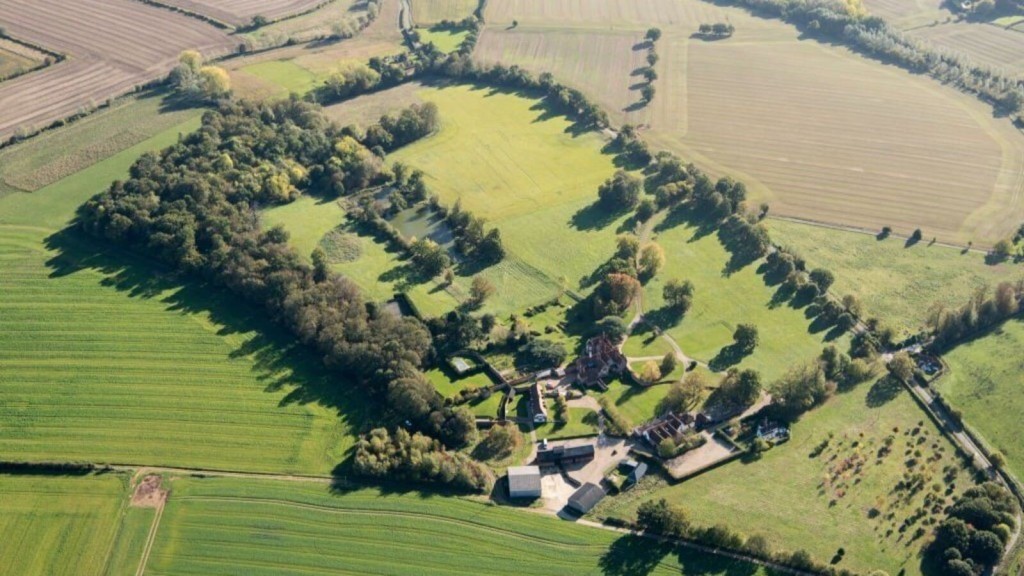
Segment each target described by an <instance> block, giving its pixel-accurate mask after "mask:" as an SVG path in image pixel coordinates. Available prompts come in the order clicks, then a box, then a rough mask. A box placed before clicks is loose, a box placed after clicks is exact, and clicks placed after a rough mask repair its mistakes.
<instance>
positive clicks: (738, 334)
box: [732, 324, 760, 354]
mask: <svg viewBox="0 0 1024 576" xmlns="http://www.w3.org/2000/svg"><path fill="white" fill-rule="evenodd" d="M759 338H760V337H759V336H758V333H757V326H754V325H753V324H740V325H739V326H737V327H736V331H735V332H733V334H732V339H733V341H734V342H735V343H736V347H737V348H739V350H740V352H743V353H744V354H750V353H751V352H753V351H754V348H756V347H757V344H758V341H759Z"/></svg>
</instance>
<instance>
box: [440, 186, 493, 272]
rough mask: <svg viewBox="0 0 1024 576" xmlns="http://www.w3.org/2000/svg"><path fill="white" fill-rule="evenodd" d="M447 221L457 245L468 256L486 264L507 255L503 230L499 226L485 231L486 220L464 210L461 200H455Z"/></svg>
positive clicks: (446, 218)
mask: <svg viewBox="0 0 1024 576" xmlns="http://www.w3.org/2000/svg"><path fill="white" fill-rule="evenodd" d="M445 221H446V222H448V225H449V226H450V227H451V229H452V234H454V235H455V247H456V248H457V249H458V250H459V252H461V253H462V254H463V255H465V256H466V257H467V258H472V259H475V260H477V261H479V262H482V263H485V264H496V263H498V262H500V261H501V260H502V258H504V257H505V247H504V246H503V245H502V243H501V232H500V231H498V229H497V228H491V229H490V230H487V231H484V224H485V223H486V220H484V219H483V218H481V217H479V216H477V215H475V214H473V213H472V212H469V211H467V210H463V209H462V203H461V201H456V202H455V205H454V206H452V208H451V210H449V211H448V213H447V216H446V217H445Z"/></svg>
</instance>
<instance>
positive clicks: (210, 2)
mask: <svg viewBox="0 0 1024 576" xmlns="http://www.w3.org/2000/svg"><path fill="white" fill-rule="evenodd" d="M160 3H162V4H167V5H168V6H174V7H176V8H181V9H184V10H188V11H189V12H195V13H196V14H202V15H203V16H209V17H210V18H213V19H214V20H217V21H219V22H223V23H225V24H230V25H232V26H244V25H246V24H249V23H250V22H252V19H253V17H255V16H262V17H263V18H266V19H267V20H278V19H280V18H285V17H287V16H291V15H292V14H298V13H299V12H305V11H306V10H309V9H311V8H316V7H317V6H318V5H320V4H323V3H324V0H160Z"/></svg>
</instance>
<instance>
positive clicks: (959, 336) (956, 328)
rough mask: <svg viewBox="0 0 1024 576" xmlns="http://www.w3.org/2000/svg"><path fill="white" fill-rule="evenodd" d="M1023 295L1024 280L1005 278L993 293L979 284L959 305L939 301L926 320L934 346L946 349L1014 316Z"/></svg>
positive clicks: (938, 348)
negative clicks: (1015, 281)
mask: <svg viewBox="0 0 1024 576" xmlns="http://www.w3.org/2000/svg"><path fill="white" fill-rule="evenodd" d="M1022 297H1024V283H1017V284H1010V283H1009V282H1002V283H1000V284H999V285H997V286H996V289H995V290H994V291H993V292H992V293H991V294H990V293H989V291H988V289H987V288H980V289H979V290H978V291H976V292H975V293H974V295H972V296H971V299H970V300H968V301H967V303H965V304H964V305H962V306H960V307H959V308H956V309H950V308H947V307H945V306H943V305H936V306H935V307H934V308H933V309H932V310H931V313H930V314H929V317H928V321H927V323H928V327H929V328H930V329H931V331H932V333H933V334H934V336H935V339H934V341H933V344H932V347H933V348H935V349H937V350H944V349H946V348H949V347H950V346H952V345H954V344H956V343H957V342H959V341H961V340H963V339H965V338H969V337H970V336H973V335H975V334H977V333H979V332H981V331H982V330H985V329H987V328H990V327H992V326H994V325H996V324H997V323H999V322H1001V321H1003V320H1005V319H1007V318H1009V317H1011V316H1013V315H1014V314H1016V313H1017V312H1018V311H1019V310H1020V301H1021V298H1022Z"/></svg>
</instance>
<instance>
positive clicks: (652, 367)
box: [640, 360, 661, 384]
mask: <svg viewBox="0 0 1024 576" xmlns="http://www.w3.org/2000/svg"><path fill="white" fill-rule="evenodd" d="M640 378H641V379H642V380H644V381H645V382H648V383H651V384H653V383H655V382H657V381H658V380H660V379H661V369H660V368H658V363H657V362H655V361H654V360H649V361H647V362H646V363H645V364H644V365H643V367H642V368H640Z"/></svg>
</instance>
